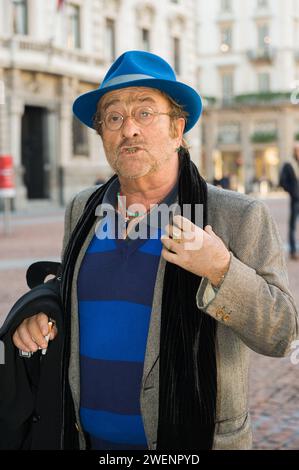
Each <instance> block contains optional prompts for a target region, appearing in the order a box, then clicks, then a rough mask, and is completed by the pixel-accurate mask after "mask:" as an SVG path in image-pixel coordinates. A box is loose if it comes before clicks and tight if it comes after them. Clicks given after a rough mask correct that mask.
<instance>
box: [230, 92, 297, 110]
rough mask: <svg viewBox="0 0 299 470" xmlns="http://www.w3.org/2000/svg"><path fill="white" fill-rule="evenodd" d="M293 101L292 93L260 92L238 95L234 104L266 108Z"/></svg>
mask: <svg viewBox="0 0 299 470" xmlns="http://www.w3.org/2000/svg"><path fill="white" fill-rule="evenodd" d="M290 100H291V91H286V92H270V91H269V92H260V93H247V94H244V95H236V96H235V97H234V103H235V104H236V105H244V104H245V105H249V106H264V105H269V104H270V105H273V104H282V103H286V102H287V103H289V102H290Z"/></svg>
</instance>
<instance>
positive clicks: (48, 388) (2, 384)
mask: <svg viewBox="0 0 299 470" xmlns="http://www.w3.org/2000/svg"><path fill="white" fill-rule="evenodd" d="M60 267H61V265H60V263H53V262H47V261H45V262H38V263H34V264H33V265H31V266H30V267H29V268H28V271H27V274H26V277H27V283H28V286H29V287H30V288H31V290H30V291H29V292H27V293H26V294H24V295H23V296H22V297H21V298H20V299H18V301H17V302H16V303H15V304H14V305H13V307H12V309H11V310H10V312H9V313H8V315H7V317H6V319H5V321H4V323H3V325H2V327H1V328H0V340H1V341H2V342H3V344H2V350H3V349H4V358H3V359H4V361H3V360H2V361H1V362H2V364H1V365H0V449H60V448H61V442H60V434H61V426H62V423H61V399H62V398H61V397H62V393H61V354H62V347H63V313H62V307H61V294H60V279H59V274H60V273H59V271H60ZM49 274H53V275H54V276H55V277H54V279H51V280H49V281H47V282H44V280H45V278H46V277H47V276H48V275H49ZM39 312H44V313H46V314H48V315H49V316H50V317H51V318H53V319H54V320H55V322H56V325H57V328H58V332H59V334H58V335H57V337H56V338H55V341H50V342H49V346H48V351H47V354H46V355H41V352H40V351H37V352H36V353H35V354H33V356H32V357H31V358H30V359H27V358H24V357H21V356H20V354H19V351H18V349H17V348H16V347H15V345H14V344H13V341H12V335H13V333H14V331H15V329H16V328H17V326H18V325H19V324H20V323H21V322H22V321H23V320H24V319H25V318H28V317H30V316H32V315H34V314H36V313H39ZM3 345H4V348H3ZM3 362H4V364H3Z"/></svg>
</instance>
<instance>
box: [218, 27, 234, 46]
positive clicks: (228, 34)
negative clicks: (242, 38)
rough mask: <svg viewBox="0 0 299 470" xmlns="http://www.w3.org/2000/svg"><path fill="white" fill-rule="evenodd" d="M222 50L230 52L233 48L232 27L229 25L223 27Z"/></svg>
mask: <svg viewBox="0 0 299 470" xmlns="http://www.w3.org/2000/svg"><path fill="white" fill-rule="evenodd" d="M220 34H221V39H220V50H221V52H228V51H229V50H230V49H231V48H232V35H233V32H232V28H231V26H227V27H225V28H222V29H221V33H220Z"/></svg>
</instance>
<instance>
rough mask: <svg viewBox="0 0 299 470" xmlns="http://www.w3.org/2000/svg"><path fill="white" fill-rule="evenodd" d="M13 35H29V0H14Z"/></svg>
mask: <svg viewBox="0 0 299 470" xmlns="http://www.w3.org/2000/svg"><path fill="white" fill-rule="evenodd" d="M12 8H13V13H12V14H13V33H14V34H28V5H27V0H13V2H12Z"/></svg>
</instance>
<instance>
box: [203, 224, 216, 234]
mask: <svg viewBox="0 0 299 470" xmlns="http://www.w3.org/2000/svg"><path fill="white" fill-rule="evenodd" d="M205 232H207V233H208V234H209V235H212V233H214V232H213V229H212V226H211V225H206V226H205Z"/></svg>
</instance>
